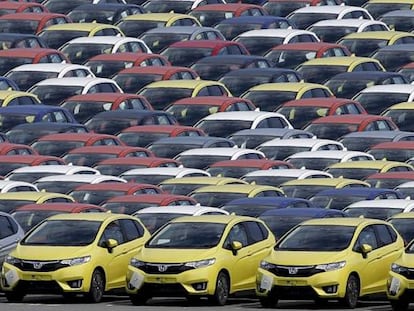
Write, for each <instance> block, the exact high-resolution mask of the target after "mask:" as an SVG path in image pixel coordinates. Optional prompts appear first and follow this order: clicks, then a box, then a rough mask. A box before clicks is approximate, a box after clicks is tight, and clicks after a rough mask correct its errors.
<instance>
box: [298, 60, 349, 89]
mask: <svg viewBox="0 0 414 311" xmlns="http://www.w3.org/2000/svg"><path fill="white" fill-rule="evenodd" d="M297 71H298V73H299V74H301V75H302V77H303V78H304V79H305V81H306V82H310V83H319V84H323V83H324V82H325V81H326V80H328V79H329V78H331V77H333V76H335V75H337V74H339V73H343V72H346V71H347V67H346V66H333V65H329V66H324V65H321V66H317V65H315V66H313V65H308V66H300V67H299V68H298V69H297Z"/></svg>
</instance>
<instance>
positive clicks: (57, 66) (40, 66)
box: [10, 13, 89, 72]
mask: <svg viewBox="0 0 414 311" xmlns="http://www.w3.org/2000/svg"><path fill="white" fill-rule="evenodd" d="M31 14H33V13H31ZM80 68H82V69H88V70H89V68H88V67H86V66H84V65H79V64H70V63H36V64H25V65H20V66H17V67H14V68H12V69H11V70H10V71H52V72H60V71H62V70H64V69H80Z"/></svg>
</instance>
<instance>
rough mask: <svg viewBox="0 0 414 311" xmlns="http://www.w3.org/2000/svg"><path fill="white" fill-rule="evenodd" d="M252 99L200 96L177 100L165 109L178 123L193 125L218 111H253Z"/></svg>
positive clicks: (254, 107)
mask: <svg viewBox="0 0 414 311" xmlns="http://www.w3.org/2000/svg"><path fill="white" fill-rule="evenodd" d="M255 109H256V106H255V105H254V104H253V103H252V101H251V100H249V99H245V98H240V97H228V96H198V97H188V98H183V99H179V100H177V101H175V102H174V103H172V104H171V105H169V106H168V107H166V108H165V109H164V110H165V111H167V112H169V113H171V114H172V115H173V116H174V117H175V118H176V119H177V121H178V123H180V124H182V125H187V126H193V125H194V124H196V123H197V122H198V121H199V120H201V119H202V118H204V117H206V116H208V115H210V114H212V113H216V112H224V111H253V110H255Z"/></svg>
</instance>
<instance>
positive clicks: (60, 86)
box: [28, 77, 123, 106]
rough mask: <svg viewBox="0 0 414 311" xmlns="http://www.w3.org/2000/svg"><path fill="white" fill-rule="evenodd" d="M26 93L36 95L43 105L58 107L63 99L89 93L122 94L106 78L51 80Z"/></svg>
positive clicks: (43, 81) (112, 81) (34, 86)
mask: <svg viewBox="0 0 414 311" xmlns="http://www.w3.org/2000/svg"><path fill="white" fill-rule="evenodd" d="M28 92H30V93H33V94H35V95H37V97H38V98H39V99H40V101H41V102H42V103H43V104H45V105H52V106H59V104H60V103H62V102H63V101H64V100H65V99H67V98H69V97H71V96H74V95H80V94H89V93H123V90H122V89H121V87H120V86H119V85H118V84H117V83H116V82H115V81H114V80H112V79H107V78H92V77H89V78H51V79H45V80H42V81H40V82H38V83H36V84H35V85H33V86H32V87H31V88H30V89H28Z"/></svg>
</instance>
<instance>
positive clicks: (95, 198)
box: [70, 189, 126, 205]
mask: <svg viewBox="0 0 414 311" xmlns="http://www.w3.org/2000/svg"><path fill="white" fill-rule="evenodd" d="M125 194H126V191H122V190H120V191H116V190H108V189H105V190H101V191H99V190H94V191H90V190H89V191H88V190H74V191H72V192H71V193H70V195H71V196H72V197H73V198H74V199H75V201H76V202H80V203H89V204H95V205H100V204H101V203H102V202H104V201H106V200H108V199H109V198H112V197H116V196H120V195H125Z"/></svg>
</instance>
